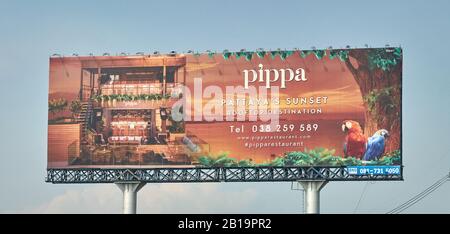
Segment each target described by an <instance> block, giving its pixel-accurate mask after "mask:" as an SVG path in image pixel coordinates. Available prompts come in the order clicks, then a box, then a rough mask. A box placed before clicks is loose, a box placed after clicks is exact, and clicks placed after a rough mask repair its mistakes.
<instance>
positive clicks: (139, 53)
mask: <svg viewBox="0 0 450 234" xmlns="http://www.w3.org/2000/svg"><path fill="white" fill-rule="evenodd" d="M136 55H144V52H137V53H136Z"/></svg>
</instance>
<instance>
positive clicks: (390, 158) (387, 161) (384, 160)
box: [378, 150, 402, 165]
mask: <svg viewBox="0 0 450 234" xmlns="http://www.w3.org/2000/svg"><path fill="white" fill-rule="evenodd" d="M401 157H402V154H401V151H400V150H395V151H393V152H391V153H389V154H386V155H384V156H383V157H381V158H380V159H379V160H378V164H379V165H400V164H401Z"/></svg>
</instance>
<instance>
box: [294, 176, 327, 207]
mask: <svg viewBox="0 0 450 234" xmlns="http://www.w3.org/2000/svg"><path fill="white" fill-rule="evenodd" d="M298 183H299V184H301V185H302V187H303V190H304V191H305V204H304V207H305V213H306V214H319V213H320V190H321V189H322V188H323V187H325V185H326V184H327V183H328V181H326V180H309V181H308V180H306V181H298Z"/></svg>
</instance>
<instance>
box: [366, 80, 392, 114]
mask: <svg viewBox="0 0 450 234" xmlns="http://www.w3.org/2000/svg"><path fill="white" fill-rule="evenodd" d="M393 90H394V87H387V88H384V89H374V90H372V91H370V92H369V93H368V94H367V95H365V96H364V101H365V102H366V103H367V108H368V110H369V112H370V113H371V114H372V115H373V116H374V117H377V116H379V117H383V116H382V115H380V113H390V112H391V111H393V110H395V109H396V107H397V105H396V103H395V102H394V99H393V95H392V93H393ZM377 104H378V105H377ZM379 108H382V109H379ZM381 111H382V112H381Z"/></svg>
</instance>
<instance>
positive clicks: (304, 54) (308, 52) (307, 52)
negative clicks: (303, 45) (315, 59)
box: [300, 50, 311, 58]
mask: <svg viewBox="0 0 450 234" xmlns="http://www.w3.org/2000/svg"><path fill="white" fill-rule="evenodd" d="M309 54H311V51H310V50H302V51H300V57H302V58H306V56H308V55H309Z"/></svg>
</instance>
